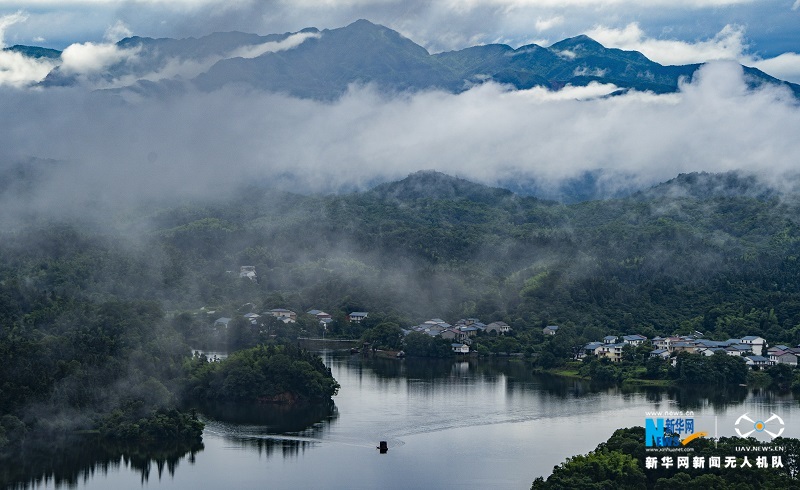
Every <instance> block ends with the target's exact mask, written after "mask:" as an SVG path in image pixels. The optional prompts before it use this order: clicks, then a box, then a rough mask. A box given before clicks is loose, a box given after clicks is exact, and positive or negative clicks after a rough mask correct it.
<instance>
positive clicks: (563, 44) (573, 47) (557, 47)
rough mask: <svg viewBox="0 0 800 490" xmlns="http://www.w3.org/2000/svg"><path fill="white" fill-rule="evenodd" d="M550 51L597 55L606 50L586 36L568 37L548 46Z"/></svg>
mask: <svg viewBox="0 0 800 490" xmlns="http://www.w3.org/2000/svg"><path fill="white" fill-rule="evenodd" d="M550 50H552V51H571V52H573V53H575V54H578V55H580V54H582V53H597V52H602V51H605V50H606V47H605V46H603V45H602V44H600V43H599V42H597V41H595V40H594V39H592V38H590V37H589V36H587V35H586V34H581V35H580V36H575V37H569V38H567V39H564V40H563V41H559V42H557V43H555V44H553V45H552V46H550Z"/></svg>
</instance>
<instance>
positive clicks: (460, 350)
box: [450, 343, 469, 354]
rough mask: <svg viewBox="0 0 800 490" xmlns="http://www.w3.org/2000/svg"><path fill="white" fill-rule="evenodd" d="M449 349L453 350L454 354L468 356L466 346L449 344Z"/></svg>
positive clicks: (467, 347)
mask: <svg viewBox="0 0 800 490" xmlns="http://www.w3.org/2000/svg"><path fill="white" fill-rule="evenodd" d="M450 348H451V349H453V352H455V353H456V354H469V346H468V345H467V344H458V343H453V344H450Z"/></svg>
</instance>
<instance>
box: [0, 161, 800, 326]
mask: <svg viewBox="0 0 800 490" xmlns="http://www.w3.org/2000/svg"><path fill="white" fill-rule="evenodd" d="M791 198H792V196H789V195H786V194H781V193H778V192H777V191H774V190H770V188H769V187H768V186H766V184H763V183H760V182H759V181H757V180H754V179H753V178H752V177H748V176H740V175H737V174H732V173H731V174H720V175H714V174H687V175H682V176H679V177H678V178H676V179H674V180H673V181H670V182H667V183H665V184H662V185H660V186H657V187H655V188H653V189H651V190H648V191H644V192H641V193H637V194H635V195H633V196H631V197H629V198H624V199H615V200H605V201H590V202H583V203H578V204H572V205H564V204H559V203H555V202H550V201H542V200H539V199H536V198H532V197H521V196H518V195H515V194H513V193H510V192H508V191H505V190H502V189H496V188H489V187H485V186H482V185H479V184H474V183H471V182H468V181H465V180H462V179H457V178H454V177H449V176H445V175H444V174H439V173H435V172H421V173H417V174H413V175H411V176H409V177H408V178H406V179H404V180H402V181H400V182H396V183H390V184H384V185H380V186H378V187H376V188H374V189H373V190H371V191H367V192H363V193H353V194H349V195H339V196H300V195H295V194H291V193H279V192H275V191H265V190H263V189H260V188H249V189H244V190H242V191H241V192H239V193H237V194H236V196H235V197H233V198H230V199H227V198H214V199H213V200H211V199H209V200H208V201H204V202H185V203H183V204H181V205H179V206H171V207H159V208H148V209H144V208H142V209H138V210H137V211H136V212H135V213H129V214H127V215H126V216H125V218H124V219H121V220H118V221H117V226H118V228H115V229H114V230H115V231H110V229H103V228H99V230H101V231H99V232H98V231H96V230H95V231H88V230H87V229H85V228H79V227H76V226H73V225H70V224H67V223H63V222H62V223H60V224H59V226H50V225H41V224H36V225H30V226H28V227H27V228H23V229H22V230H19V231H16V232H14V233H15V234H14V235H13V236H12V237H7V238H8V239H5V240H3V255H4V259H5V260H4V261H3V263H4V264H5V265H4V271H3V273H4V275H5V276H6V277H10V278H15V279H14V280H15V281H16V282H14V281H11V280H6V281H4V282H3V283H2V284H3V287H4V288H6V290H7V296H6V298H26V294H29V293H31V294H32V293H33V292H35V293H36V294H41V293H42V292H43V291H46V292H47V293H48V294H56V295H58V294H65V295H69V296H73V295H85V296H87V297H91V298H93V299H120V298H124V299H142V300H154V301H158V302H159V303H160V304H161V305H162V307H163V308H165V309H167V310H182V309H191V308H198V307H200V306H204V305H213V306H222V305H227V304H234V303H237V302H238V304H242V303H245V302H252V303H255V304H257V305H264V306H270V305H271V306H270V307H289V308H292V309H295V310H296V311H305V310H308V309H311V308H322V309H325V310H326V311H329V310H333V311H341V312H347V311H348V310H350V311H352V310H365V311H376V312H378V311H381V312H387V313H388V312H391V313H393V314H396V315H398V316H399V317H400V318H402V319H403V320H407V321H417V320H420V319H424V318H426V317H431V316H436V317H446V318H449V317H462V316H479V317H482V318H486V319H505V320H506V321H508V322H509V323H511V324H512V325H515V326H517V327H520V328H521V329H524V328H528V327H533V326H535V325H539V324H540V323H542V322H572V323H574V324H575V325H579V326H586V325H602V326H603V327H604V328H619V329H620V330H629V329H631V328H633V327H639V326H646V325H647V326H652V329H653V330H654V331H656V332H661V333H671V332H672V331H674V330H676V329H684V330H686V329H689V328H691V329H699V330H701V331H709V330H712V331H713V330H719V331H720V333H727V334H730V335H739V334H742V333H743V332H744V330H746V328H745V325H746V326H747V328H750V327H751V326H752V325H753V323H754V322H755V323H756V324H758V328H760V329H771V330H773V331H770V332H769V333H770V335H773V336H774V335H775V334H777V332H778V331H780V332H788V331H791V330H792V329H793V328H794V327H795V326H797V325H798V324H800V310H799V309H798V303H797V302H796V299H797V294H798V284H797V280H798V279H797V278H798V277H800V276H798V274H796V272H797V265H796V257H797V252H798V248H797V247H798V246H797V238H798V233H797V231H798V225H797V216H798V214H797V212H796V211H797V204H796V201H793V200H792V199H791ZM120 223H121V224H120ZM120 226H121V227H122V228H124V229H126V230H128V231H130V232H131V233H133V231H131V230H135V237H131V236H128V235H126V233H127V232H126V231H119V227H120ZM20 243H24V244H25V245H24V246H16V244H20ZM240 265H254V266H255V267H256V270H257V271H258V277H259V281H258V283H250V282H240V281H237V280H234V278H232V276H236V274H230V273H226V271H238V268H239V266H240ZM23 277H24V278H25V280H24V281H21V279H20V278H23ZM237 278H238V276H237ZM12 284H13V286H12ZM8 301H11V300H10V299H6V300H5V301H4V305H5V308H6V311H8V312H9V313H11V316H13V317H14V321H21V318H22V316H21V315H20V314H19V313H18V311H20V310H24V306H19V305H18V304H17V303H15V302H12V304H11V305H9V304H8ZM21 301H22V300H21ZM25 301H27V300H24V301H22V303H21V304H23V305H24V304H25ZM772 311H774V315H773V314H772V313H770V312H772ZM14 312H17V313H14ZM762 316H763V317H764V318H767V317H768V318H770V320H769V321H761V320H758V321H756V320H754V318H756V317H758V318H761V317H762ZM6 318H7V319H8V318H9V317H6ZM749 333H758V332H754V331H749ZM764 333H765V334H766V333H767V332H764ZM798 340H800V339H798Z"/></svg>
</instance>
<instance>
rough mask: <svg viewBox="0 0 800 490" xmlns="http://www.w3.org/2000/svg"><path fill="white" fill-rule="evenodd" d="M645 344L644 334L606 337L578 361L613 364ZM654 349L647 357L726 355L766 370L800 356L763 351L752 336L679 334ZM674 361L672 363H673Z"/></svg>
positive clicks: (779, 349)
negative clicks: (605, 360)
mask: <svg viewBox="0 0 800 490" xmlns="http://www.w3.org/2000/svg"><path fill="white" fill-rule="evenodd" d="M647 341H648V338H647V337H645V336H644V335H638V334H634V335H623V336H622V337H617V336H615V335H609V336H607V337H604V338H603V341H602V342H590V343H588V344H586V345H585V346H584V347H583V349H581V351H580V353H579V354H578V356H577V357H578V359H583V358H585V357H586V356H589V355H594V356H598V357H606V358H608V359H610V360H611V361H612V362H620V361H621V360H622V350H623V348H624V347H625V346H626V345H632V346H634V347H635V346H638V345H641V344H643V343H645V342H647ZM649 342H650V343H651V344H652V346H653V347H654V350H652V351H651V352H650V357H656V358H662V359H669V358H670V357H673V358H674V354H677V353H679V352H688V353H690V354H698V355H704V356H713V355H714V354H716V353H718V352H719V353H722V354H726V355H729V356H738V357H742V358H743V359H744V361H745V363H747V365H748V366H750V367H753V368H754V367H768V366H773V365H775V364H788V365H790V366H797V359H798V357H800V346H798V347H787V346H785V345H776V346H774V347H770V348H769V349H766V345H767V341H766V340H765V339H764V338H762V337H758V336H755V335H749V336H746V337H742V338H740V339H728V340H707V339H703V338H702V334H700V333H699V332H697V334H696V335H682V336H673V337H654V338H652V339H649ZM673 362H674V361H673Z"/></svg>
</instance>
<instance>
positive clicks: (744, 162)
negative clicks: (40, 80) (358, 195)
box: [0, 62, 800, 215]
mask: <svg viewBox="0 0 800 490" xmlns="http://www.w3.org/2000/svg"><path fill="white" fill-rule="evenodd" d="M615 89H616V87H614V86H613V85H601V84H592V85H589V86H588V87H567V88H565V89H563V90H561V91H549V90H546V89H543V88H534V89H531V90H523V91H512V90H509V89H508V88H507V87H504V86H500V85H496V84H492V83H489V84H484V85H481V86H477V87H475V88H473V89H471V90H468V91H466V92H464V93H461V94H451V93H445V92H439V91H429V92H423V93H417V94H407V95H405V96H393V97H388V96H386V95H383V94H382V93H381V92H379V91H378V90H376V89H375V88H373V87H370V86H366V87H363V86H353V87H352V88H351V89H350V90H349V92H348V93H347V94H346V95H344V96H343V97H342V98H341V99H339V100H337V101H334V102H319V101H312V100H302V99H295V98H291V97H287V96H283V95H278V94H266V93H261V92H254V91H247V90H242V89H241V88H239V89H231V88H229V89H225V90H221V91H217V92H213V93H188V94H184V95H180V96H174V97H170V98H166V99H164V98H160V99H159V100H157V101H156V100H149V99H141V98H133V99H131V100H132V102H131V101H125V99H123V98H120V97H118V96H117V95H115V94H110V93H102V92H100V93H98V92H90V93H87V92H86V91H84V90H81V89H77V88H72V89H51V90H45V91H25V92H15V93H5V94H3V96H2V97H0V111H2V112H3V113H4V114H17V115H18V117H16V118H13V120H12V119H11V118H6V119H5V120H0V162H14V161H21V160H24V159H27V158H29V157H37V158H40V159H52V160H56V161H58V162H61V163H57V164H53V165H48V166H47V172H46V176H47V178H44V179H42V181H41V182H40V183H39V184H37V186H36V187H35V188H34V190H32V191H28V192H26V193H25V194H24V196H23V197H20V196H15V197H14V199H3V200H2V202H0V209H2V210H3V211H2V212H3V213H5V214H6V215H9V214H13V213H14V212H37V213H76V214H81V215H85V214H87V213H89V212H90V211H92V212H94V211H96V210H103V209H114V208H115V206H119V205H128V204H131V203H141V202H151V201H153V200H159V199H163V198H165V197H186V196H191V197H202V196H208V197H220V196H224V195H226V194H227V193H232V192H234V190H235V189H236V188H237V186H239V185H241V184H244V183H247V182H254V183H272V184H276V183H282V184H283V188H284V189H289V190H295V191H297V192H309V191H319V192H336V191H339V190H344V189H359V188H361V189H363V188H366V187H368V186H369V185H370V184H374V183H375V182H379V181H383V180H389V179H397V178H402V177H404V176H405V175H407V174H408V173H411V172H414V171H416V170H421V169H431V168H433V169H437V170H440V171H442V172H446V173H449V174H452V175H457V176H460V177H464V178H468V179H472V180H474V181H478V182H483V183H487V184H497V183H503V182H509V181H517V182H519V181H526V180H531V181H536V182H537V183H538V184H539V185H544V186H548V185H552V186H557V185H559V184H560V183H561V182H563V181H564V179H570V178H575V177H580V176H581V175H582V174H583V173H584V172H587V171H594V170H598V169H602V170H603V171H604V172H605V173H604V175H606V177H605V179H606V181H605V182H604V186H605V187H606V188H607V189H609V190H613V189H614V186H620V187H624V186H630V185H638V186H648V185H652V184H655V183H657V182H662V181H665V180H668V179H670V178H673V177H675V176H676V175H677V174H678V173H681V172H692V171H710V172H722V171H728V170H744V171H748V172H753V173H757V174H759V175H761V176H762V178H764V179H769V180H771V181H773V182H776V183H777V182H780V181H781V180H783V179H785V178H786V177H787V176H792V175H794V174H795V173H796V172H797V170H796V163H797V162H796V155H798V154H800V140H798V138H797V135H796V128H798V127H800V108H799V107H798V104H797V102H796V99H795V98H794V97H793V96H792V95H791V94H790V93H789V92H788V91H787V90H785V89H781V88H773V87H765V88H762V89H758V90H751V89H749V88H748V86H747V84H746V83H745V80H744V75H743V72H742V70H741V68H740V66H739V65H738V64H736V63H727V62H717V63H712V64H709V65H707V66H705V67H703V68H702V69H701V70H700V71H699V72H698V73H697V75H696V76H695V78H694V81H693V82H692V83H690V84H684V85H683V86H682V87H681V90H680V92H678V93H675V94H667V95H656V94H651V93H642V92H628V93H625V94H621V95H615V96H607V95H609V94H611V93H612V92H614V91H615ZM76 121H80V124H75V122H76Z"/></svg>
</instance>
